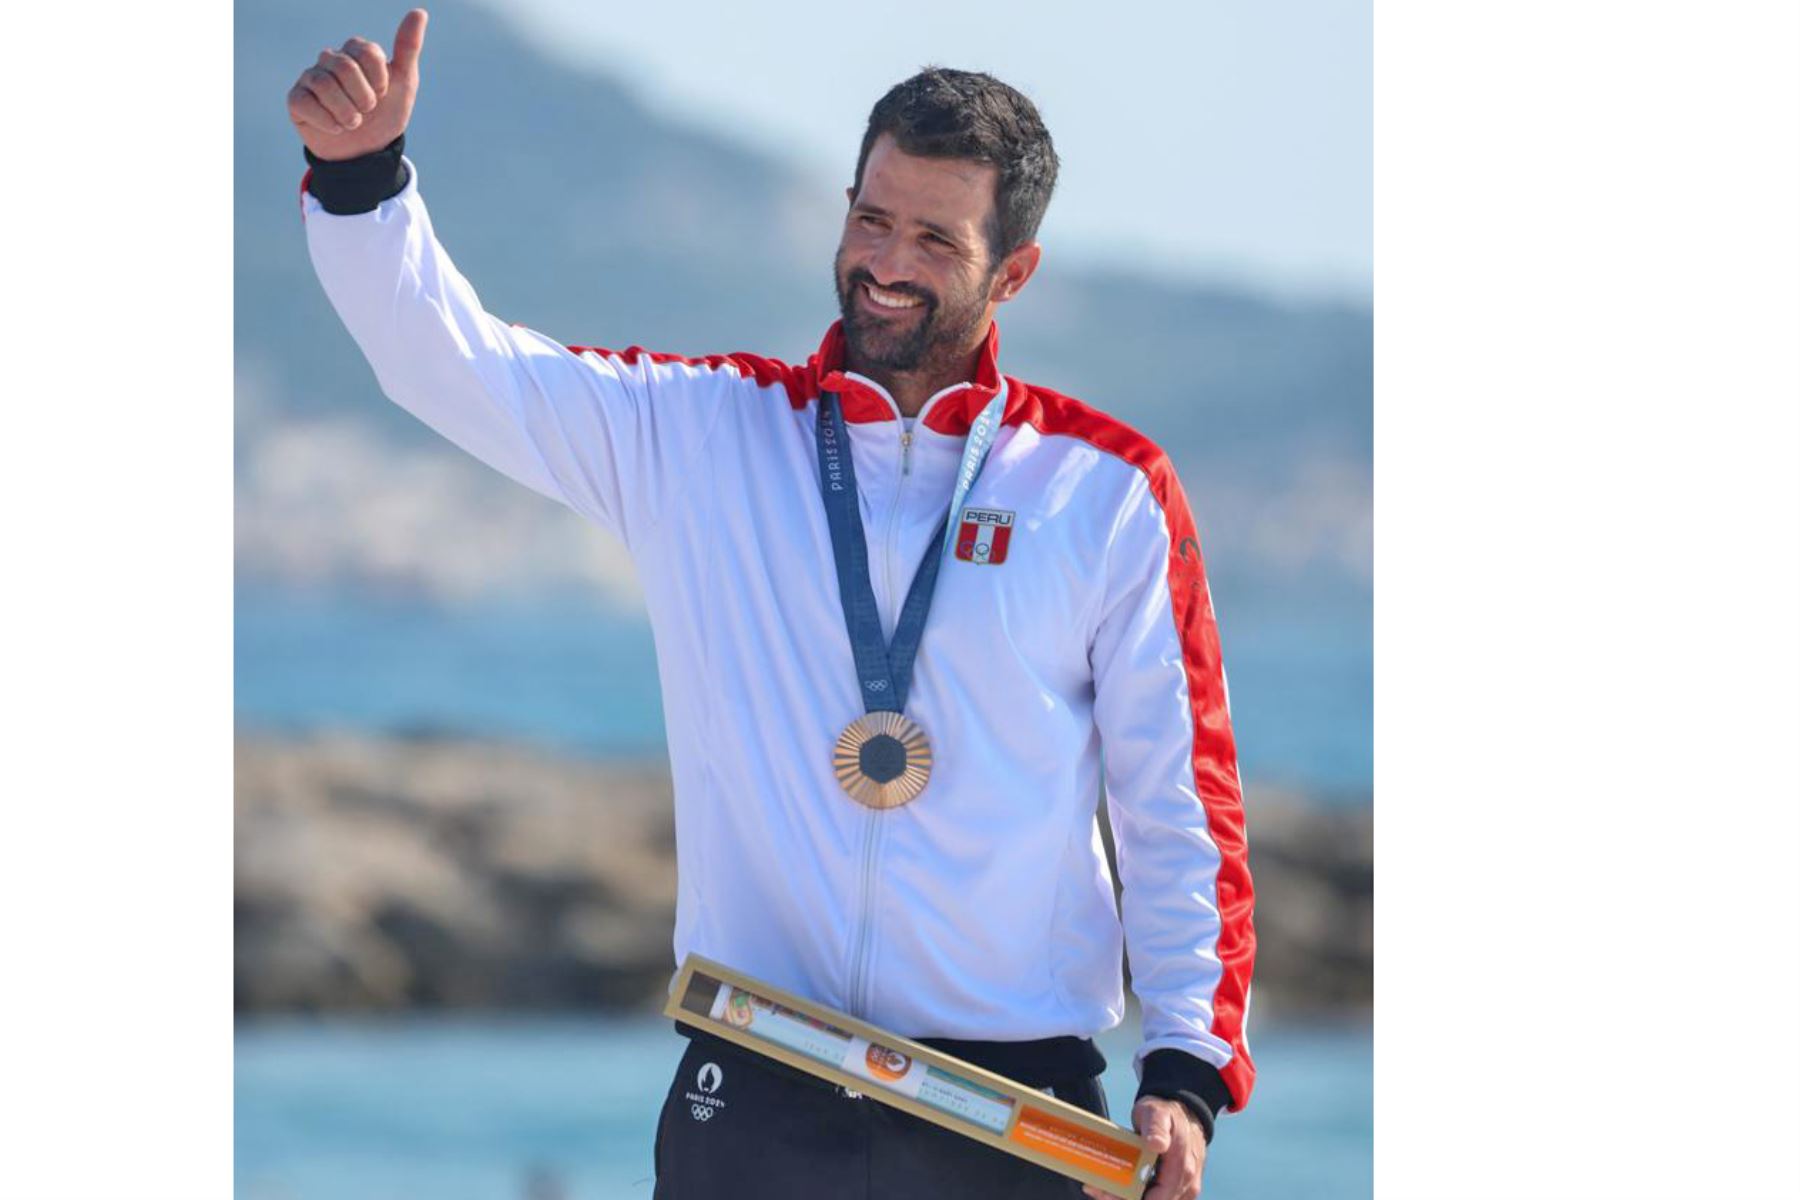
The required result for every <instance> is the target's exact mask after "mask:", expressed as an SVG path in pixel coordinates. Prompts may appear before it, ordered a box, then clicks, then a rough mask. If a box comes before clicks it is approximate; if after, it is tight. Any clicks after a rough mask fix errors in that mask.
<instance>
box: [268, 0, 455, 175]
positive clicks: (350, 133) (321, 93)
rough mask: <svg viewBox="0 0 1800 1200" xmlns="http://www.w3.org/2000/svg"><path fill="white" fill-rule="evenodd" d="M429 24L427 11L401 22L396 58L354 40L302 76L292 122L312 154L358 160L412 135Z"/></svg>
mask: <svg viewBox="0 0 1800 1200" xmlns="http://www.w3.org/2000/svg"><path fill="white" fill-rule="evenodd" d="M425 21H426V13H425V10H424V9H422V8H415V9H413V10H412V11H411V12H409V13H407V14H406V16H405V17H403V18H401V21H400V29H399V31H398V32H396V33H395V34H394V54H393V57H392V58H391V59H390V58H389V57H388V56H387V55H386V54H385V53H383V52H382V49H381V46H380V45H379V44H377V43H375V42H371V41H368V40H366V39H364V38H360V37H353V38H351V39H350V40H349V41H347V42H345V43H344V44H343V46H342V47H340V48H339V49H336V50H324V51H321V52H320V54H319V61H318V62H317V63H315V64H314V65H312V66H310V67H308V68H307V69H306V70H304V71H302V72H301V73H300V78H299V79H298V80H296V81H295V83H294V86H293V87H292V88H290V89H289V90H288V96H287V104H288V119H289V120H291V121H292V122H293V123H294V128H295V129H297V130H298V131H299V133H300V140H301V141H302V142H304V143H306V148H307V149H308V150H311V151H312V152H313V154H314V155H316V156H317V157H319V158H323V159H329V160H337V159H345V158H356V157H358V156H359V155H363V154H369V153H371V152H373V151H376V150H379V149H381V148H382V147H383V146H385V145H387V144H388V143H389V142H391V141H393V140H394V139H395V138H397V137H399V136H400V135H401V134H402V133H404V132H406V124H407V122H408V121H410V120H411V119H412V110H413V100H414V99H415V98H416V97H417V96H418V94H419V52H420V51H421V50H423V49H424V47H425Z"/></svg>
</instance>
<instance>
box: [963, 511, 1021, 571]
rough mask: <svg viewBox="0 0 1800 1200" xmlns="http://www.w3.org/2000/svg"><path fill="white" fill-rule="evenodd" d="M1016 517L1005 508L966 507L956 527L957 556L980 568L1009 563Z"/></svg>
mask: <svg viewBox="0 0 1800 1200" xmlns="http://www.w3.org/2000/svg"><path fill="white" fill-rule="evenodd" d="M1012 527H1013V514H1012V513H1010V512H1008V511H1007V510H1006V509H1003V508H965V509H963V510H962V519H961V521H960V522H959V523H958V524H957V527H956V557H957V558H960V559H961V560H962V561H964V562H969V563H976V564H977V565H980V566H987V567H997V566H999V565H1000V564H1001V563H1003V562H1005V561H1006V546H1007V543H1008V542H1010V541H1011V540H1012Z"/></svg>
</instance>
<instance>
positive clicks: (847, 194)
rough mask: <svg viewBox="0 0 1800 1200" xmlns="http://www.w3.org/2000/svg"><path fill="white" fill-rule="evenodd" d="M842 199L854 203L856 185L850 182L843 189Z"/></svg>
mask: <svg viewBox="0 0 1800 1200" xmlns="http://www.w3.org/2000/svg"><path fill="white" fill-rule="evenodd" d="M844 199H845V200H846V201H848V202H849V203H851V204H855V203H856V185H855V184H851V185H850V186H849V187H847V188H845V189H844Z"/></svg>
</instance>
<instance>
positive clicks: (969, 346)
mask: <svg viewBox="0 0 1800 1200" xmlns="http://www.w3.org/2000/svg"><path fill="white" fill-rule="evenodd" d="M998 179H999V172H998V170H997V169H996V168H994V167H992V166H990V165H988V164H986V163H978V162H973V161H970V160H967V159H956V158H922V157H918V156H916V155H911V154H907V153H906V152H904V151H902V150H901V149H900V148H899V147H898V146H897V145H896V144H895V143H894V139H893V138H892V137H891V136H889V135H885V134H884V135H883V136H882V137H881V138H880V139H878V140H877V141H876V142H875V144H874V146H873V147H872V148H871V149H870V151H869V158H868V162H867V163H866V164H865V165H864V168H863V176H862V187H861V190H860V191H856V192H854V193H853V194H852V195H851V197H850V211H849V213H848V214H847V215H846V218H845V222H844V236H843V239H842V240H841V241H840V242H839V243H838V252H837V261H836V267H835V274H836V277H837V294H838V306H839V308H840V309H841V310H842V311H843V317H844V336H845V341H846V343H847V347H846V356H845V358H846V364H845V365H846V366H848V367H849V368H850V369H851V370H854V371H859V372H862V373H864V374H868V375H871V376H873V377H874V378H876V379H877V380H878V381H881V382H884V383H889V385H890V386H892V383H891V380H892V377H893V376H894V375H905V376H915V375H916V376H922V377H927V378H934V377H948V378H949V379H950V380H951V381H954V379H955V378H958V377H961V375H962V373H963V372H964V371H966V369H967V366H968V360H969V358H970V356H971V355H972V354H973V353H974V352H975V350H976V349H977V348H978V347H979V346H980V344H981V341H982V339H983V338H984V337H985V336H986V334H987V324H988V321H989V319H990V318H991V317H992V316H993V311H994V306H995V305H996V304H998V303H1000V302H1001V301H1003V300H1007V299H1010V298H1011V297H1012V296H1013V295H1014V294H1016V293H1017V291H1018V290H1019V288H1020V287H1022V286H1024V281H1025V278H1026V277H1028V276H1029V275H1030V274H1031V269H1032V268H1033V267H1035V266H1036V262H1037V246H1036V244H1035V243H1033V244H1030V245H1028V246H1025V247H1021V248H1020V249H1019V250H1016V251H1014V252H1013V254H1011V255H1008V256H1007V257H1006V258H1005V259H1002V260H999V261H995V259H994V255H993V247H992V243H991V238H992V234H993V230H994V228H995V225H996V222H995V219H994V190H995V184H996V183H997V181H998ZM1026 260H1029V261H1028V262H1027V261H1026Z"/></svg>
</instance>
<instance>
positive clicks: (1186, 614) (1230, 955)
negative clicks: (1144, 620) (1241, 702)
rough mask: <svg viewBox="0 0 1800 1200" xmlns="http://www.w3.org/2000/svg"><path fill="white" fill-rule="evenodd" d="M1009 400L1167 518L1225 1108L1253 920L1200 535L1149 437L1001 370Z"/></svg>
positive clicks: (1239, 1048)
mask: <svg viewBox="0 0 1800 1200" xmlns="http://www.w3.org/2000/svg"><path fill="white" fill-rule="evenodd" d="M1009 387H1010V388H1012V389H1015V394H1016V396H1017V404H1018V407H1017V408H1016V409H1015V408H1013V407H1012V406H1011V405H1009V406H1008V413H1007V417H1006V423H1007V424H1013V423H1016V422H1020V421H1023V422H1026V423H1028V424H1030V425H1032V426H1033V427H1034V428H1036V429H1038V430H1039V431H1040V432H1042V433H1045V434H1064V435H1068V436H1072V437H1078V438H1080V439H1082V440H1083V441H1085V442H1087V443H1088V444H1089V445H1091V446H1094V447H1095V448H1097V449H1100V450H1104V451H1106V452H1107V453H1109V454H1113V455H1116V456H1117V457H1119V458H1122V459H1124V460H1125V461H1126V462H1128V463H1130V464H1132V465H1133V466H1135V467H1137V468H1138V469H1139V470H1141V471H1143V473H1144V475H1145V478H1147V479H1148V480H1149V483H1150V492H1151V495H1152V496H1154V497H1155V498H1156V502H1157V504H1159V505H1160V506H1161V507H1162V510H1163V518H1164V520H1165V521H1167V522H1168V526H1169V597H1170V602H1171V604H1172V606H1173V608H1174V616H1175V629H1176V633H1177V634H1178V636H1179V637H1180V639H1181V656H1182V663H1183V665H1184V666H1185V668H1186V671H1187V684H1188V702H1189V705H1190V706H1191V708H1192V710H1193V722H1194V749H1193V769H1194V791H1195V792H1196V793H1197V794H1198V795H1199V796H1200V801H1201V804H1202V805H1203V806H1204V807H1205V810H1206V829H1207V832H1208V834H1210V835H1211V837H1212V840H1213V844H1214V845H1216V846H1217V847H1218V851H1219V874H1218V879H1217V886H1216V892H1217V896H1218V905H1219V940H1218V946H1217V953H1218V956H1219V962H1220V964H1221V965H1222V967H1223V974H1222V975H1221V977H1220V979H1219V984H1218V988H1217V989H1216V990H1215V991H1214V992H1213V997H1212V1009H1213V1019H1212V1025H1211V1030H1210V1031H1211V1032H1212V1033H1213V1034H1214V1035H1215V1036H1217V1037H1218V1038H1219V1039H1220V1040H1222V1041H1225V1042H1228V1043H1229V1044H1230V1045H1231V1050H1232V1055H1231V1061H1230V1062H1229V1063H1227V1064H1226V1065H1225V1067H1224V1068H1223V1069H1222V1070H1221V1071H1220V1075H1221V1077H1222V1078H1223V1079H1224V1082H1225V1085H1226V1087H1228V1088H1230V1089H1231V1109H1232V1111H1236V1110H1238V1109H1241V1108H1243V1107H1244V1105H1245V1103H1247V1102H1248V1101H1249V1099H1250V1091H1251V1088H1252V1087H1253V1086H1254V1085H1255V1082H1256V1064H1255V1063H1253V1062H1252V1061H1251V1059H1250V1050H1249V1046H1248V1045H1247V1044H1246V1043H1245V1041H1244V1010H1245V1006H1246V1004H1247V1001H1248V996H1249V991H1250V975H1251V969H1252V967H1253V966H1254V963H1255V960H1256V929H1255V925H1254V923H1253V921H1252V910H1253V909H1254V907H1255V901H1256V893H1255V889H1254V887H1253V886H1252V884H1251V880H1250V856H1249V846H1248V842H1247V840H1246V836H1245V828H1244V798H1243V793H1242V791H1241V789H1240V786H1239V783H1238V771H1237V742H1236V740H1235V739H1234V738H1233V737H1232V733H1231V717H1230V714H1229V712H1228V711H1227V708H1226V700H1225V672H1224V666H1223V659H1222V657H1221V654H1220V650H1219V627H1218V621H1217V619H1216V618H1215V616H1214V614H1213V606H1212V595H1211V592H1210V590H1209V589H1208V587H1207V584H1206V567H1205V564H1204V562H1203V561H1202V559H1201V556H1200V536H1199V533H1198V532H1197V530H1196V529H1195V527H1194V517H1193V513H1192V512H1191V511H1190V510H1189V508H1188V501H1187V494H1186V492H1184V491H1183V490H1182V487H1181V480H1180V479H1179V478H1178V477H1177V476H1176V474H1175V467H1174V465H1173V464H1172V463H1170V462H1169V458H1168V455H1166V454H1164V453H1163V452H1162V450H1161V448H1159V447H1158V446H1157V445H1156V443H1154V442H1152V441H1151V440H1150V439H1149V438H1147V437H1145V436H1144V435H1143V434H1141V433H1139V432H1138V431H1137V430H1135V429H1133V428H1131V427H1130V426H1129V425H1127V424H1125V423H1124V422H1123V421H1120V420H1118V419H1117V418H1114V417H1111V416H1108V415H1107V414H1105V413H1103V412H1100V411H1099V410H1097V409H1094V408H1090V407H1089V406H1087V405H1085V404H1083V403H1081V402H1080V401H1078V400H1074V399H1072V398H1070V397H1068V396H1062V395H1059V394H1057V393H1056V392H1053V391H1050V390H1048V389H1046V388H1040V387H1037V386H1035V385H1028V384H1024V383H1021V382H1020V381H1018V380H1009Z"/></svg>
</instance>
